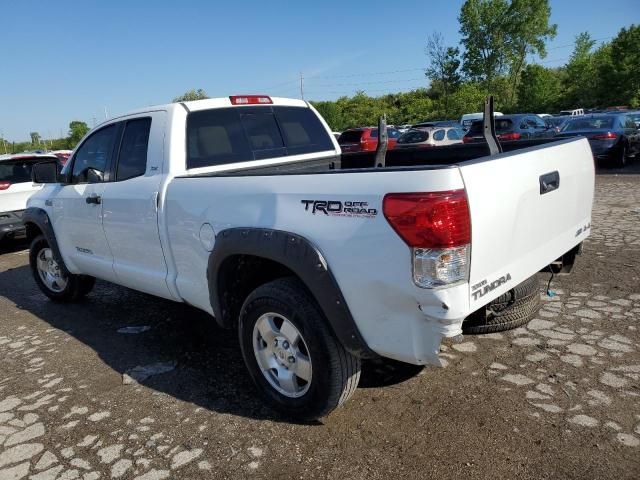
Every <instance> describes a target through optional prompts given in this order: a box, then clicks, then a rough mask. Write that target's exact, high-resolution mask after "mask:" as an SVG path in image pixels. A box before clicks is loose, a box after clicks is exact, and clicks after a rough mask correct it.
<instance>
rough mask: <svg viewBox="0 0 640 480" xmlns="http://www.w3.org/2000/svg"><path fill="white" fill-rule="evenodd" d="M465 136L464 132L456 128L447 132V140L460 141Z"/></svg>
mask: <svg viewBox="0 0 640 480" xmlns="http://www.w3.org/2000/svg"><path fill="white" fill-rule="evenodd" d="M463 136H464V135H462V132H461V131H460V130H458V129H456V128H452V129H451V130H448V131H447V138H448V139H449V140H460V139H461V138H462V137H463Z"/></svg>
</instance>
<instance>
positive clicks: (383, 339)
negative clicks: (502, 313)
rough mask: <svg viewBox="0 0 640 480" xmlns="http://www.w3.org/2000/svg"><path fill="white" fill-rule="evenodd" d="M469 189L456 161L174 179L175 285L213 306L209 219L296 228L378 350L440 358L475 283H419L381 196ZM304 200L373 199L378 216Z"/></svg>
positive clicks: (217, 226)
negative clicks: (204, 231)
mask: <svg viewBox="0 0 640 480" xmlns="http://www.w3.org/2000/svg"><path fill="white" fill-rule="evenodd" d="M462 187H463V185H462V179H461V177H460V173H459V171H458V169H456V168H444V169H433V170H417V171H416V170H411V171H398V172H391V171H384V170H379V171H377V172H353V173H335V174H320V175H282V176H261V177H258V176H246V177H206V178H175V179H174V180H172V182H171V184H170V185H169V187H168V191H167V206H166V209H167V225H168V235H169V239H170V242H169V243H170V245H171V249H172V252H173V256H174V258H175V265H176V271H177V277H176V285H177V288H178V290H179V293H180V296H181V297H182V298H183V299H184V300H185V301H187V302H189V303H191V304H193V305H195V306H198V307H199V308H202V309H204V310H207V311H211V304H210V299H209V290H208V285H207V280H206V278H207V276H206V269H207V261H208V258H209V255H210V252H208V251H207V250H206V249H205V248H204V247H203V245H202V244H201V242H200V239H199V235H200V233H199V232H200V228H201V226H202V225H203V224H204V223H209V224H210V225H212V226H213V229H214V230H215V232H216V233H218V232H221V231H223V230H227V229H229V228H234V227H253V228H269V229H274V230H280V231H285V232H292V233H295V234H297V235H300V236H302V237H304V238H306V239H308V240H309V241H310V242H312V243H313V244H314V245H315V246H316V247H317V248H318V250H319V251H320V252H321V253H322V255H323V256H324V258H325V259H326V262H327V264H328V265H329V268H330V269H331V271H332V272H333V274H334V276H335V278H336V281H337V283H338V285H339V286H340V289H341V290H342V293H343V295H344V297H345V299H346V301H347V304H348V306H349V309H350V311H351V313H352V315H353V318H354V319H355V321H356V324H357V326H358V329H359V331H360V333H361V334H362V336H363V338H364V339H365V341H366V343H367V345H368V346H369V347H370V348H371V349H372V350H374V351H375V352H376V353H378V354H381V355H384V356H388V357H392V358H397V359H398V360H404V361H410V362H413V363H427V362H428V361H431V362H432V363H436V364H437V363H438V359H437V353H438V348H439V344H440V339H441V337H442V336H451V335H455V334H458V333H460V324H461V322H462V319H463V318H464V316H465V315H466V314H467V313H468V287H467V286H466V285H460V286H457V287H454V288H449V289H442V290H426V289H422V288H418V287H417V286H415V285H414V283H413V279H412V271H411V254H410V249H409V247H408V246H407V245H406V244H405V243H404V242H403V241H402V240H401V239H400V237H399V236H398V235H397V234H396V233H395V232H394V230H393V229H392V228H391V226H390V225H389V224H388V222H387V221H386V219H385V218H384V216H383V214H382V199H383V195H384V193H386V192H416V191H417V192H420V191H443V190H452V189H458V188H462ZM303 200H310V201H313V200H320V201H341V202H348V201H350V202H367V208H368V209H375V210H376V214H375V215H372V216H355V217H348V216H338V215H325V214H324V213H323V212H321V211H316V213H315V214H314V213H313V207H312V206H311V205H309V207H308V208H307V206H306V204H305V203H303V202H302V201H303ZM213 248H214V249H215V244H214V246H213ZM444 304H446V308H445V305H444Z"/></svg>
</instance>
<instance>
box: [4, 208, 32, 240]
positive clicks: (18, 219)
mask: <svg viewBox="0 0 640 480" xmlns="http://www.w3.org/2000/svg"><path fill="white" fill-rule="evenodd" d="M23 213H24V210H17V211H14V212H2V213H0V241H2V240H5V239H7V240H13V239H19V238H26V236H27V231H26V229H25V226H24V225H23V224H22V214H23Z"/></svg>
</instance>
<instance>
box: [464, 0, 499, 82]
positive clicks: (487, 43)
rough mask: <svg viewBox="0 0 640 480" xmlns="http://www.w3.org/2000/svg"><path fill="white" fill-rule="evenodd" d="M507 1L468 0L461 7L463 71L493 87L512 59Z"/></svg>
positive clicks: (471, 77) (475, 79)
mask: <svg viewBox="0 0 640 480" xmlns="http://www.w3.org/2000/svg"><path fill="white" fill-rule="evenodd" d="M508 12H509V4H508V3H507V0H466V1H465V2H464V4H463V5H462V8H461V10H460V15H459V16H458V22H459V23H460V35H461V36H462V40H461V41H460V43H461V44H462V46H463V47H464V54H463V56H462V58H463V66H462V70H463V72H464V73H465V74H466V75H467V76H468V77H469V78H470V79H472V80H474V81H481V82H484V83H486V85H487V86H488V87H489V88H491V86H492V83H493V80H494V79H495V78H496V77H497V76H499V75H501V74H503V73H504V72H505V69H506V67H507V64H508V61H509V60H510V56H509V51H510V48H511V47H510V45H509V43H508V41H507V39H508V36H509V33H510V31H509V28H508V22H507V19H508Z"/></svg>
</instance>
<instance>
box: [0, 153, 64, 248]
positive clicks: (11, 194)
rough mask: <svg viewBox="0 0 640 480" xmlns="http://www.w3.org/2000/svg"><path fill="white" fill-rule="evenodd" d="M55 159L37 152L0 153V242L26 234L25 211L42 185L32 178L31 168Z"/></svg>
mask: <svg viewBox="0 0 640 480" xmlns="http://www.w3.org/2000/svg"><path fill="white" fill-rule="evenodd" d="M55 159H56V157H55V156H52V155H46V154H37V153H20V154H16V155H0V242H2V241H4V240H11V239H14V238H20V237H23V236H24V234H25V229H24V225H22V213H23V212H24V210H25V209H26V208H27V200H28V199H29V197H30V196H31V195H33V194H34V193H35V192H37V191H38V190H40V188H42V185H36V184H34V183H33V182H32V181H31V169H32V168H33V165H34V164H36V163H38V162H42V161H46V160H49V161H50V160H55Z"/></svg>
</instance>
